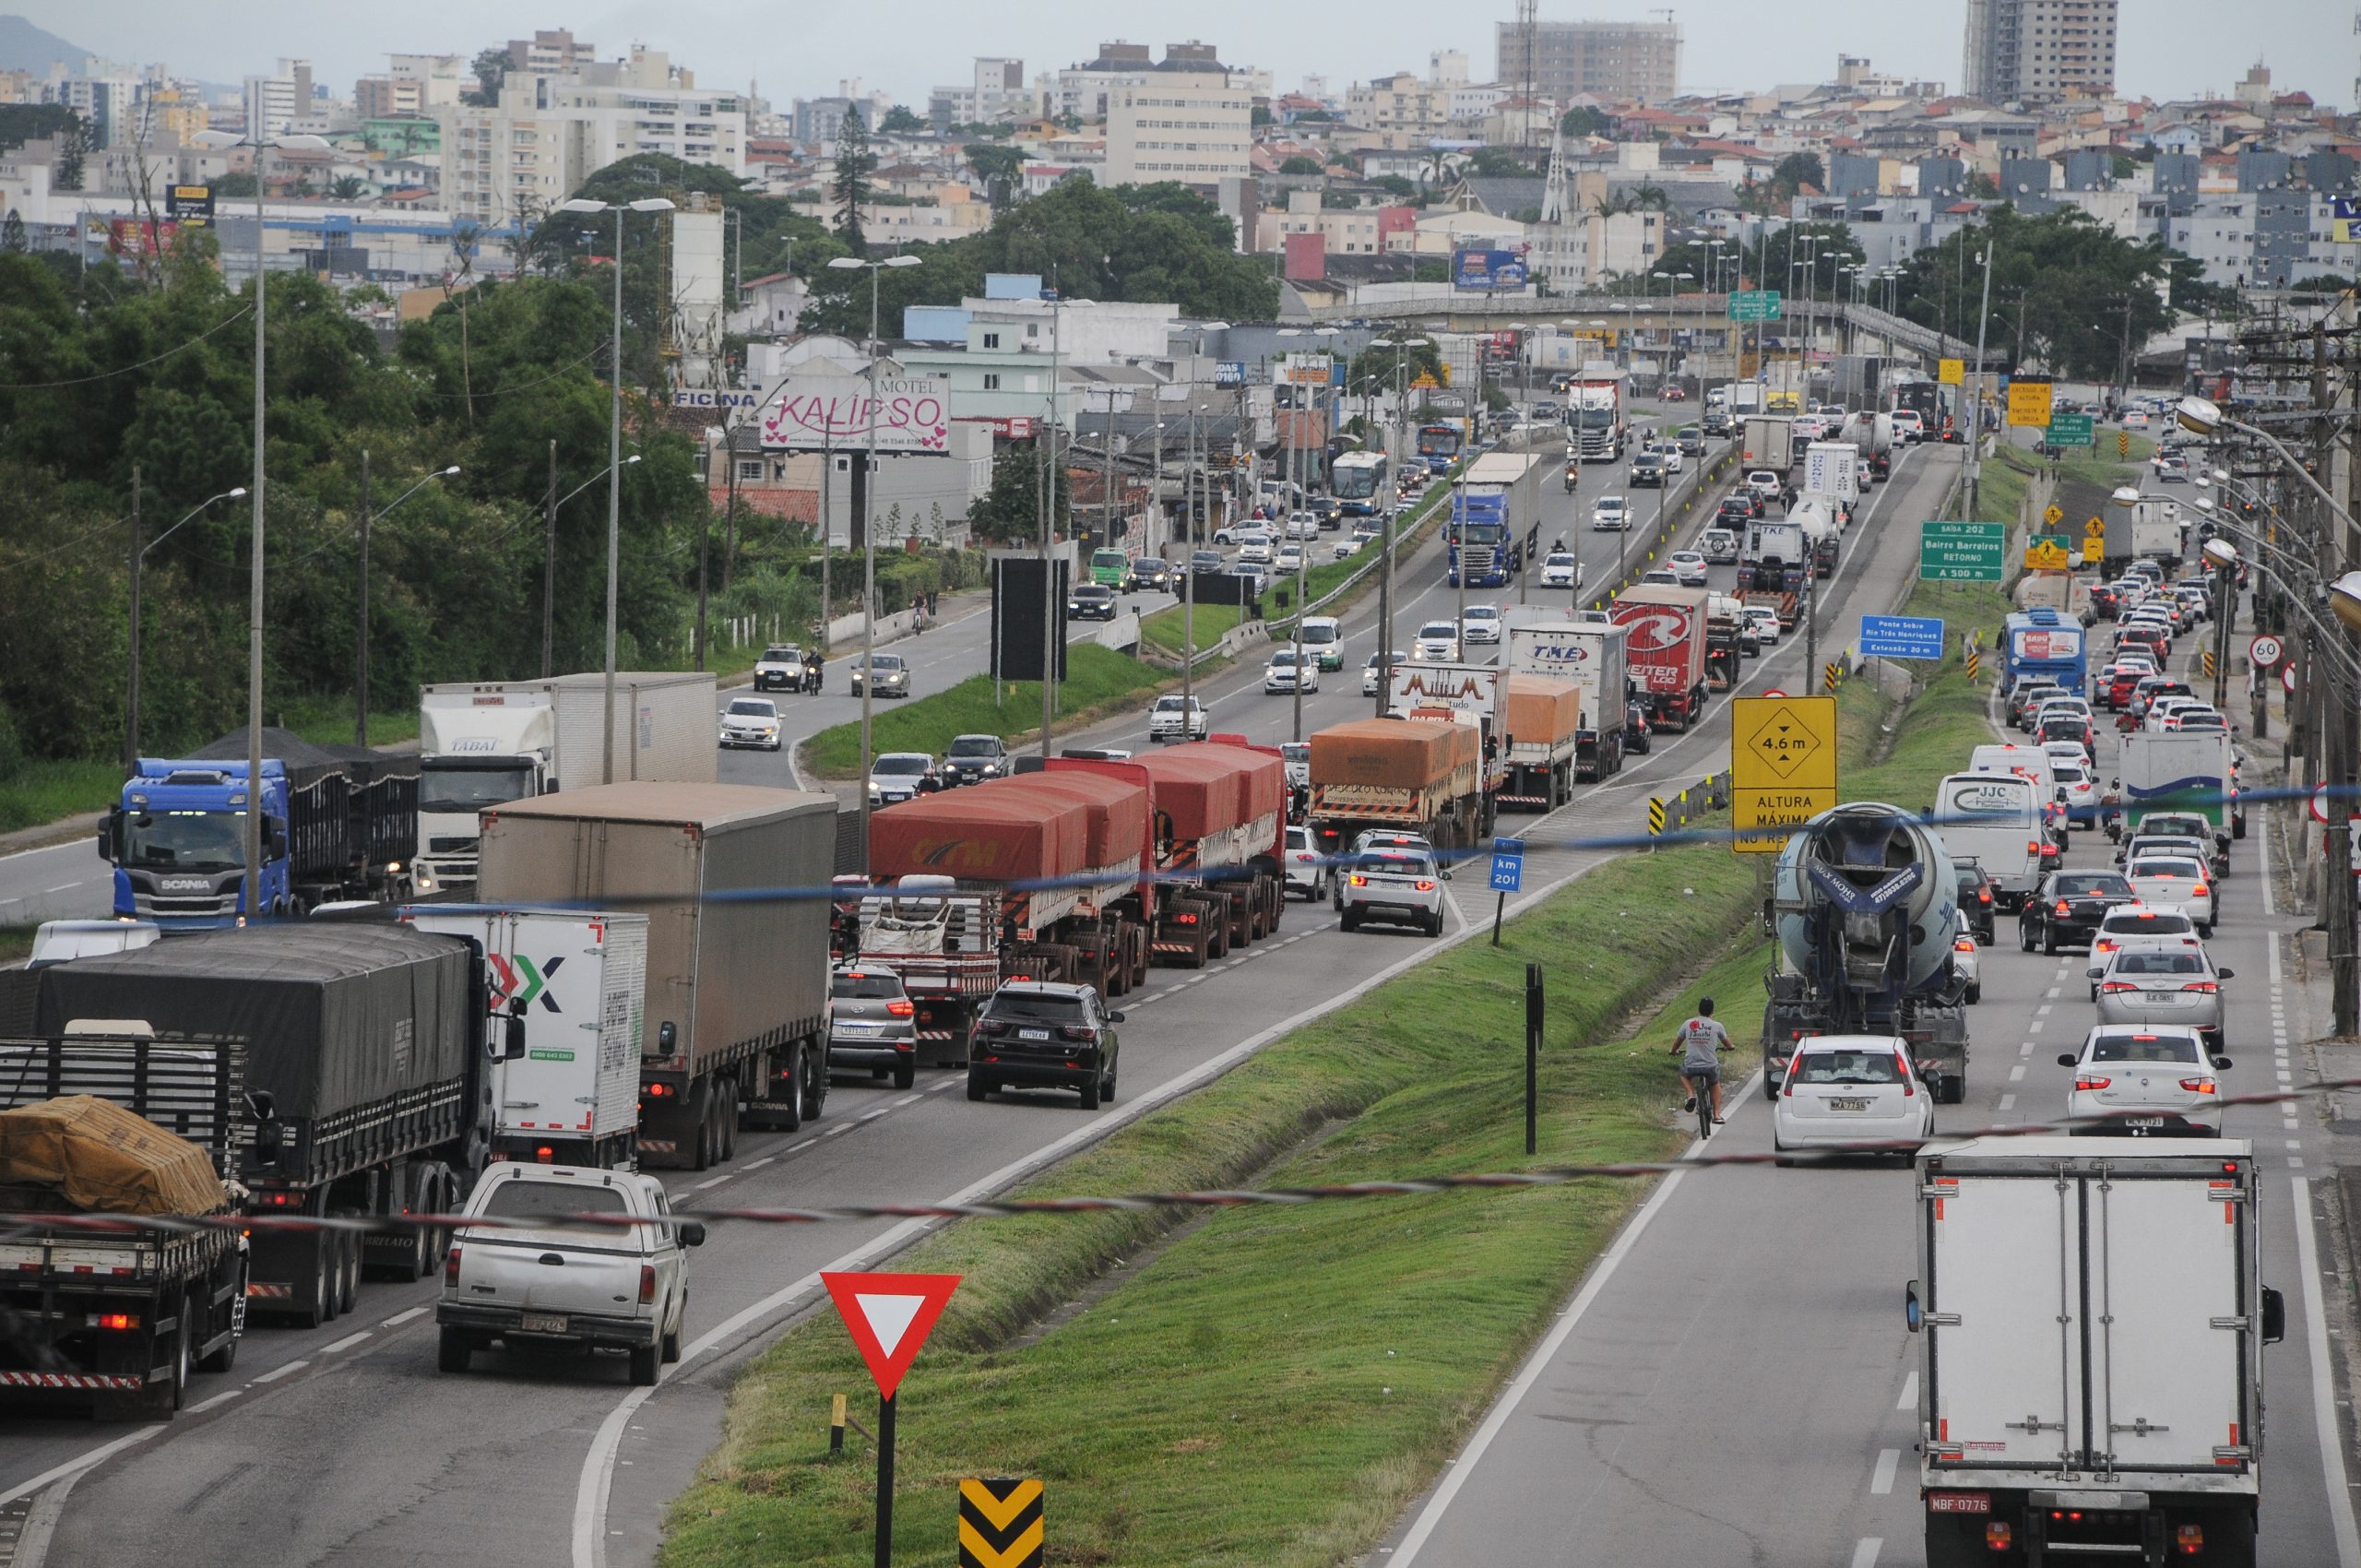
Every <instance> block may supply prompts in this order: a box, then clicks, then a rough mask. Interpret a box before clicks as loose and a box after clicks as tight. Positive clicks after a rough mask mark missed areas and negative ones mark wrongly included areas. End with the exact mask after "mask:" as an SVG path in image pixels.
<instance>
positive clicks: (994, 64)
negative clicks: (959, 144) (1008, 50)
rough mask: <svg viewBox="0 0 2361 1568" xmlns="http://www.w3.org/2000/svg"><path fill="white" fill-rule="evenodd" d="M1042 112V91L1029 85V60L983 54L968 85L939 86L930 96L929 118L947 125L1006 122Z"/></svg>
mask: <svg viewBox="0 0 2361 1568" xmlns="http://www.w3.org/2000/svg"><path fill="white" fill-rule="evenodd" d="M1040 112H1041V97H1040V94H1038V93H1037V92H1035V91H1034V90H1033V89H1030V88H1028V87H1026V85H1025V62H1024V61H1022V60H1019V59H1016V58H1014V56H1011V55H1004V54H991V55H983V54H979V55H978V56H977V57H976V69H975V74H974V79H973V80H971V81H970V82H969V83H968V84H967V86H966V87H939V88H936V89H934V90H933V91H932V92H931V93H929V94H928V95H927V117H928V118H929V119H931V120H933V121H935V122H936V123H938V124H943V125H1006V124H1011V123H1013V122H1014V121H1017V120H1029V119H1031V118H1032V117H1033V116H1034V115H1036V114H1038V113H1040Z"/></svg>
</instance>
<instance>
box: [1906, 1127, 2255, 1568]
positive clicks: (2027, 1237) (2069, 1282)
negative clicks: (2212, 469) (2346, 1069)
mask: <svg viewBox="0 0 2361 1568" xmlns="http://www.w3.org/2000/svg"><path fill="white" fill-rule="evenodd" d="M2259 1174H2260V1172H2259V1171H2258V1170H2257V1169H2256V1166H2255V1160H2254V1155H2253V1150H2252V1147H2251V1146H2249V1145H2248V1144H2247V1143H2246V1142H2245V1141H2243V1140H2240V1139H2234V1138H2223V1139H2213V1138H2206V1139H2193V1140H2189V1141H2186V1142H2177V1143H2163V1142H2152V1141H2146V1140H2133V1139H2129V1138H2103V1137H2047V1136H2042V1137H2026V1138H1998V1139H1991V1140H1975V1139H1970V1140H1966V1141H1963V1142H1960V1143H1952V1144H1931V1145H1928V1146H1927V1148H1926V1149H1925V1150H1923V1151H1922V1152H1921V1155H1920V1158H1919V1167H1918V1210H1917V1222H1916V1224H1917V1255H1918V1277H1917V1278H1916V1279H1914V1280H1912V1281H1911V1282H1910V1284H1909V1286H1908V1288H1907V1289H1906V1291H1905V1293H1904V1299H1903V1310H1904V1323H1905V1324H1906V1326H1907V1327H1908V1328H1909V1329H1910V1330H1911V1332H1913V1333H1915V1334H1916V1335H1917V1336H1918V1443H1917V1448H1918V1455H1919V1463H1918V1488H1919V1499H1920V1503H1921V1505H1922V1507H1923V1508H1924V1510H1925V1519H1926V1539H1927V1557H1926V1561H1927V1564H1928V1568H1965V1565H1968V1564H1979V1565H1980V1564H1986V1563H1994V1562H2079V1561H2082V1560H2083V1559H2084V1558H2085V1557H2088V1558H2091V1559H2094V1560H2097V1561H2105V1562H2143V1563H2161V1562H2204V1563H2222V1564H2239V1565H2241V1568H2253V1563H2254V1562H2255V1528H2256V1514H2257V1507H2258V1503H2259V1500H2260V1491H2261V1467H2262V1348H2263V1346H2264V1345H2266V1344H2269V1343H2271V1342H2272V1341H2275V1340H2276V1339H2278V1338H2279V1336H2280V1334H2281V1332H2282V1326H2283V1321H2284V1308H2283V1307H2282V1304H2281V1301H2280V1297H2279V1293H2278V1292H2277V1291H2276V1290H2272V1289H2267V1288H2266V1287H2265V1286H2264V1285H2263V1283H2262V1278H2261V1271H2262V1264H2261V1234H2262V1228H2261V1216H2260V1213H2258V1212H2257V1211H2258V1207H2259V1205H2260V1193H2259V1192H2258V1190H2257V1180H2256V1179H2257V1177H2258V1175H2259Z"/></svg>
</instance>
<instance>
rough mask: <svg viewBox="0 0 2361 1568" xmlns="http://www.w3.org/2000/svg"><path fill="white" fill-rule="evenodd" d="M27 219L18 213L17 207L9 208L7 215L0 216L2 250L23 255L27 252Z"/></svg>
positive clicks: (0, 247) (0, 243) (0, 249)
mask: <svg viewBox="0 0 2361 1568" xmlns="http://www.w3.org/2000/svg"><path fill="white" fill-rule="evenodd" d="M25 248H26V246H25V220H23V219H22V218H20V217H18V215H17V209H16V208H13V207H12V208H9V209H8V216H7V217H6V218H0V251H7V252H9V253H10V254H12V255H24V254H25Z"/></svg>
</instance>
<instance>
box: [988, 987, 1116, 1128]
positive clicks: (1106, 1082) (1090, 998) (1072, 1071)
mask: <svg viewBox="0 0 2361 1568" xmlns="http://www.w3.org/2000/svg"><path fill="white" fill-rule="evenodd" d="M1122 1021H1123V1016H1122V1015H1121V1013H1109V1012H1108V1011H1106V1010H1105V1008H1104V1007H1102V1006H1101V1005H1100V1004H1099V1001H1098V992H1096V991H1094V990H1093V989H1091V988H1090V987H1089V986H1086V985H1060V984H1053V983H1051V982H1050V981H1047V980H1014V981H1011V982H1010V983H1008V984H1006V985H1003V986H1002V987H1001V988H1000V989H999V990H998V991H996V992H992V999H991V1001H990V1002H987V1003H985V1004H984V1010H983V1012H982V1013H981V1014H979V1015H978V1016H977V1018H976V1032H975V1038H974V1039H972V1040H970V1041H969V1042H968V1046H967V1098H968V1099H983V1098H984V1097H985V1096H986V1095H988V1094H991V1092H992V1091H993V1090H994V1089H999V1088H1045V1089H1073V1090H1074V1092H1075V1093H1077V1094H1079V1095H1080V1096H1081V1097H1082V1108H1083V1109H1084V1110H1085V1111H1096V1110H1097V1109H1098V1106H1099V1102H1100V1101H1101V1100H1104V1101H1106V1102H1107V1103H1109V1104H1110V1105H1111V1104H1113V1103H1114V1099H1115V1066H1116V1058H1117V1056H1118V1054H1119V1046H1118V1042H1117V1040H1116V1039H1115V1029H1114V1026H1115V1025H1117V1024H1120V1023H1121V1022H1122Z"/></svg>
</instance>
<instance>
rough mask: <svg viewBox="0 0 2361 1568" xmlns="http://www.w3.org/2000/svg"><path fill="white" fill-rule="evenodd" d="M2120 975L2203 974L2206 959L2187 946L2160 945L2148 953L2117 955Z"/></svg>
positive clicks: (2116, 970)
mask: <svg viewBox="0 0 2361 1568" xmlns="http://www.w3.org/2000/svg"><path fill="white" fill-rule="evenodd" d="M2114 972H2115V973H2117V974H2118V975H2201V974H2203V973H2204V972H2205V960H2204V959H2203V958H2202V957H2201V956H2198V955H2197V954H2195V953H2193V952H2191V951H2189V949H2188V948H2186V947H2159V948H2156V949H2154V950H2153V952H2147V953H2118V954H2117V955H2116V956H2115V970H2114Z"/></svg>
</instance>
